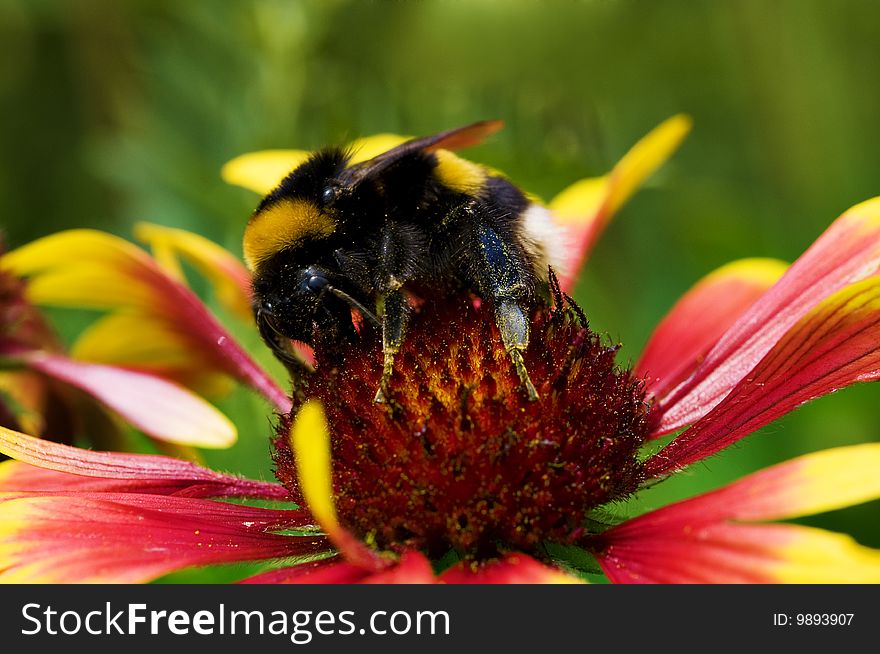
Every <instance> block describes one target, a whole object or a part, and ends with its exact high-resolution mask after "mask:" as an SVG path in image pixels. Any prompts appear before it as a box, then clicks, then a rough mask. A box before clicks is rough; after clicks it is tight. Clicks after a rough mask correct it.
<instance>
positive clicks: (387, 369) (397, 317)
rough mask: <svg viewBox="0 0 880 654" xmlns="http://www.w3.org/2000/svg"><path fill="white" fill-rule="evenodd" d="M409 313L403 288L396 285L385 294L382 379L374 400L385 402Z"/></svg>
mask: <svg viewBox="0 0 880 654" xmlns="http://www.w3.org/2000/svg"><path fill="white" fill-rule="evenodd" d="M408 315H409V305H408V303H407V300H406V295H404V293H403V290H402V289H401V288H400V286H398V287H397V288H396V289H395V290H393V291H391V292H389V293H388V294H387V295H386V296H385V313H384V315H383V318H382V356H383V359H384V361H383V364H382V379H381V380H380V381H379V388H378V389H377V390H376V397H375V398H374V401H375V402H385V401H386V393H387V391H388V384H389V383H390V382H391V373H392V372H394V356H395V355H396V354H397V353H398V352H400V346H401V345H402V344H403V332H404V329H405V328H406V321H407V317H408Z"/></svg>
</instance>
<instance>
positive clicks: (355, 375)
mask: <svg viewBox="0 0 880 654" xmlns="http://www.w3.org/2000/svg"><path fill="white" fill-rule="evenodd" d="M616 350H617V348H616V347H613V346H609V345H607V344H606V343H604V342H603V339H602V338H601V337H600V336H598V335H597V334H595V333H594V332H592V331H590V329H589V328H588V327H587V325H586V321H585V319H584V318H583V314H582V313H581V312H580V310H579V309H578V308H577V307H574V306H573V305H571V304H565V305H564V306H559V303H558V302H557V306H556V307H555V308H550V307H541V308H538V309H536V310H535V311H534V313H533V316H532V322H531V340H530V345H529V348H528V350H527V352H526V353H525V362H526V366H527V368H528V371H529V374H530V375H531V378H532V381H533V382H534V384H535V386H536V388H537V390H538V393H539V395H540V399H539V400H537V401H529V399H528V397H527V396H526V394H525V392H524V391H523V389H522V387H521V384H520V380H519V378H518V376H517V374H516V371H515V370H514V367H513V365H512V364H511V361H510V357H509V356H508V354H507V353H506V352H505V351H504V347H503V345H502V344H501V337H500V335H499V333H498V330H497V328H496V327H495V323H494V319H493V314H492V312H491V311H490V310H489V309H488V308H487V307H486V306H485V305H483V306H482V307H480V306H478V303H475V302H474V301H473V300H472V298H470V297H469V296H467V295H461V296H458V297H454V298H438V299H435V300H432V301H427V302H425V303H424V304H422V305H421V306H420V307H419V308H418V309H416V310H415V312H414V314H413V315H412V319H411V322H410V325H409V328H408V330H407V337H406V341H405V343H404V346H403V348H402V350H401V352H400V353H399V354H398V356H397V357H396V359H395V368H394V375H393V377H392V380H391V385H390V386H391V388H390V393H389V400H390V401H389V403H388V404H376V403H374V402H373V397H374V395H375V392H376V389H377V387H378V384H379V379H380V376H381V371H382V350H381V336H380V335H379V334H377V333H375V332H374V331H373V330H363V331H362V334H361V339H360V342H357V343H347V344H342V345H336V346H334V347H328V346H322V345H319V346H318V347H317V348H316V361H317V364H318V365H317V372H316V373H315V375H314V378H313V379H312V380H311V381H310V382H309V384H308V388H307V389H306V390H305V393H304V394H303V397H302V398H299V400H298V401H299V403H301V402H302V400H303V399H304V397H305V396H308V397H312V398H317V399H319V400H320V401H321V402H322V403H323V405H324V408H325V410H326V413H327V418H328V421H329V423H330V433H331V439H332V455H333V479H334V491H335V501H336V505H337V510H338V513H339V516H340V520H341V521H342V523H343V524H344V525H345V526H346V527H347V528H348V529H350V530H351V531H353V532H354V533H356V534H357V535H358V536H360V537H361V538H362V539H364V540H365V541H366V542H367V543H370V544H372V545H374V546H375V547H376V548H378V549H381V550H392V551H402V550H404V549H408V548H415V549H418V550H420V551H422V552H425V553H427V554H428V555H429V556H432V557H439V556H442V555H444V554H445V553H446V552H448V551H449V550H450V549H455V550H456V551H457V552H458V553H459V555H460V556H464V557H466V558H471V559H479V558H484V557H489V556H493V555H495V554H496V553H497V552H498V551H499V550H503V549H506V548H514V549H517V550H521V551H526V552H534V551H536V549H537V548H539V547H540V545H541V544H542V543H545V542H548V541H550V542H557V543H573V542H576V541H578V540H579V539H580V538H581V537H583V536H584V535H585V520H586V517H587V514H588V512H589V511H591V510H592V509H595V508H596V507H599V506H601V505H603V504H606V503H608V502H610V501H612V500H615V499H620V498H622V497H625V496H627V495H628V494H630V493H632V492H633V491H635V490H636V489H637V487H638V486H639V484H640V482H641V481H642V480H643V467H642V464H641V462H640V460H639V457H638V451H639V448H640V446H641V445H642V444H643V443H644V441H645V438H646V434H647V426H646V423H647V412H648V407H647V405H646V403H645V399H644V393H643V389H642V385H641V383H640V381H639V380H636V379H634V378H633V376H632V374H631V373H630V372H629V371H627V370H622V369H620V368H618V367H616V365H615V361H614V359H615V353H616ZM295 404H297V401H296V400H295ZM294 411H296V407H295V408H294ZM289 424H290V417H289V416H288V417H285V418H284V419H283V420H282V425H281V426H280V428H279V437H278V438H277V439H276V442H275V462H276V467H277V475H278V477H279V479H280V480H281V481H282V483H284V484H285V485H286V486H287V487H288V488H289V489H290V490H291V492H292V494H293V496H294V499H296V500H298V501H299V500H300V499H301V497H300V495H299V491H298V489H297V484H296V470H295V465H294V461H293V460H292V454H291V451H290V447H289V444H288V443H287V438H286V434H287V430H288V427H289Z"/></svg>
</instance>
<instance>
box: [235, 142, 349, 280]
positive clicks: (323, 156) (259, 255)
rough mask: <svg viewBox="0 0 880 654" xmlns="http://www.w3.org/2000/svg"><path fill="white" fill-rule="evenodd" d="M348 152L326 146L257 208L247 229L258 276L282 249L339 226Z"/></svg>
mask: <svg viewBox="0 0 880 654" xmlns="http://www.w3.org/2000/svg"><path fill="white" fill-rule="evenodd" d="M347 163H348V155H347V154H346V153H345V152H344V151H343V150H340V149H328V150H321V151H320V152H317V153H315V154H314V155H312V156H311V157H310V158H309V159H308V160H307V161H306V162H305V163H303V164H302V165H300V166H299V167H297V168H296V169H295V170H294V171H293V172H292V173H290V174H289V175H288V176H287V177H285V178H284V180H282V182H281V183H280V184H279V185H278V187H277V188H276V189H275V190H274V191H272V192H271V193H269V195H267V196H266V197H265V198H263V201H262V202H260V205H259V206H258V207H257V209H256V211H254V213H253V215H252V216H251V219H250V220H249V221H248V224H247V227H246V228H245V232H244V242H243V250H244V259H245V263H247V266H248V268H250V270H251V272H253V273H255V274H257V275H259V274H260V273H261V272H262V269H263V268H264V267H265V266H266V264H267V263H268V262H269V261H271V260H272V259H273V258H274V257H275V256H276V255H277V254H278V253H280V252H282V251H285V250H295V249H297V248H301V247H302V246H303V245H305V244H307V243H309V242H311V241H315V240H322V239H326V238H328V237H330V236H331V235H332V234H333V233H334V232H335V231H336V227H337V220H336V217H335V215H334V214H335V210H334V208H333V206H332V204H333V200H334V199H335V193H336V189H337V188H338V179H339V175H340V173H341V172H342V171H343V170H345V167H346V165H347Z"/></svg>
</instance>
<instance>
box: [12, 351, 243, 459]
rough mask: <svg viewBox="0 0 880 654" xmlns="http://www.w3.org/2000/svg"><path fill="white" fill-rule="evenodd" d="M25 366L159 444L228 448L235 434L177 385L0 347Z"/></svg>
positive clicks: (222, 419) (131, 372) (224, 420)
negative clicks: (76, 390) (106, 409)
mask: <svg viewBox="0 0 880 654" xmlns="http://www.w3.org/2000/svg"><path fill="white" fill-rule="evenodd" d="M0 350H6V351H7V352H9V353H11V354H13V355H15V356H18V357H19V358H20V359H21V360H22V361H23V362H24V364H25V365H27V366H28V367H30V368H32V369H33V370H36V371H39V372H41V373H43V374H44V375H47V376H49V377H52V378H53V379H57V380H59V381H62V382H64V383H66V384H69V385H71V386H74V387H76V388H79V389H81V390H83V391H85V392H86V393H88V394H89V395H91V396H92V397H94V398H95V399H97V400H98V401H99V402H101V403H102V404H104V405H106V406H107V407H109V408H111V409H112V410H113V411H115V412H116V413H118V414H119V415H120V416H122V417H123V418H124V419H125V420H126V421H127V422H129V423H131V424H132V425H134V426H135V427H137V428H138V429H140V430H141V431H143V432H144V433H146V434H149V435H150V436H152V437H154V438H157V439H159V440H164V441H168V442H171V443H177V444H180V445H192V446H197V447H229V446H230V445H232V444H233V443H234V442H235V439H236V438H237V433H236V429H235V425H233V424H232V423H231V422H230V421H229V419H228V418H226V416H224V415H223V414H222V413H220V412H219V411H218V410H217V409H216V408H215V407H214V406H213V405H211V404H209V403H208V402H207V401H205V400H203V399H202V398H200V397H199V396H197V395H195V394H193V393H192V392H190V391H188V390H187V389H185V388H183V387H182V386H178V385H177V384H175V383H172V382H169V381H166V380H164V379H162V378H161V377H156V376H155V375H150V374H147V373H143V372H136V371H134V370H126V369H124V368H116V367H114V366H105V365H101V364H97V363H85V362H82V361H74V360H73V359H68V358H67V357H65V356H62V355H60V354H54V353H50V352H45V351H30V352H27V351H23V350H15V349H14V348H9V347H4V346H3V345H0Z"/></svg>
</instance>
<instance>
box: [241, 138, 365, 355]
mask: <svg viewBox="0 0 880 654" xmlns="http://www.w3.org/2000/svg"><path fill="white" fill-rule="evenodd" d="M347 161H348V155H347V154H346V153H345V152H344V151H342V150H338V149H329V150H322V151H320V152H318V153H316V154H314V155H313V156H312V157H310V158H309V159H308V160H307V161H306V162H305V163H303V164H302V165H300V166H299V167H298V168H296V169H295V170H294V171H293V172H292V173H290V174H289V175H288V176H287V177H286V178H285V179H284V180H283V181H282V182H281V184H280V185H279V186H278V187H277V188H276V189H275V190H274V191H272V192H271V193H270V194H269V195H267V196H266V197H265V198H264V199H263V201H262V202H261V203H260V205H259V206H258V207H257V209H256V211H254V214H253V216H251V219H250V221H249V222H248V225H247V228H246V229H245V233H244V242H243V250H244V257H245V262H246V263H247V265H248V267H249V268H250V270H251V272H252V273H253V274H254V314H255V316H256V318H257V322H258V323H259V325H260V329H261V330H262V331H263V332H264V335H265V333H266V332H267V330H270V331H271V332H274V333H277V334H280V335H283V336H285V337H287V338H291V339H294V340H298V341H302V342H305V343H311V342H312V336H313V329H314V325H315V324H317V325H318V326H319V327H320V328H321V329H323V330H325V331H331V332H338V331H339V330H341V329H345V328H346V327H345V325H346V323H348V324H350V322H351V314H350V308H349V305H347V304H346V303H345V302H343V301H342V300H340V299H339V297H338V295H334V294H333V293H332V292H331V291H333V290H334V288H335V286H334V284H335V283H337V282H338V281H339V280H338V277H339V274H338V270H337V269H338V266H337V265H336V264H335V263H334V262H333V260H332V258H331V257H329V256H326V250H327V248H326V244H327V243H328V241H329V240H330V238H331V237H332V236H333V234H334V233H335V232H336V230H337V227H338V221H337V219H336V211H335V209H334V207H333V206H332V204H333V199H334V193H333V190H334V189H335V188H336V187H337V180H338V176H339V174H340V172H341V171H342V170H344V169H345V167H346V165H347Z"/></svg>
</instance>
